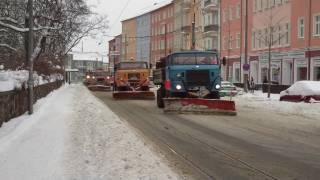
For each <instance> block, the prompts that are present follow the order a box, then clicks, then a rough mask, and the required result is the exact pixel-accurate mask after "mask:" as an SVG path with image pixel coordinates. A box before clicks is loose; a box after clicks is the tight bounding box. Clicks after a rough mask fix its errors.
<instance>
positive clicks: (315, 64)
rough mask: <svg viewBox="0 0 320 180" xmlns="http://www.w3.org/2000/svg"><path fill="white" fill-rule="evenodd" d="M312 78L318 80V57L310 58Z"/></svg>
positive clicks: (319, 69) (319, 59)
mask: <svg viewBox="0 0 320 180" xmlns="http://www.w3.org/2000/svg"><path fill="white" fill-rule="evenodd" d="M312 62H313V63H312V73H311V74H312V76H311V77H312V78H313V79H312V80H313V81H320V57H318V58H313V59H312Z"/></svg>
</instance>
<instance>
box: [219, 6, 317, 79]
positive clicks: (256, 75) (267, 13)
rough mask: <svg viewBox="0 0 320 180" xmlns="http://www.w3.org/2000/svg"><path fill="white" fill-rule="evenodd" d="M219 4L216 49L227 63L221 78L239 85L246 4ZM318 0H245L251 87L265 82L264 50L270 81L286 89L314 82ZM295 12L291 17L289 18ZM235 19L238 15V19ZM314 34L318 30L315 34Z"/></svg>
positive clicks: (266, 77) (241, 71) (266, 73)
mask: <svg viewBox="0 0 320 180" xmlns="http://www.w3.org/2000/svg"><path fill="white" fill-rule="evenodd" d="M241 2H242V3H243V2H245V1H241V0H225V1H222V2H221V12H222V13H221V14H222V16H221V23H222V27H221V38H222V39H221V41H220V42H221V49H222V56H224V57H226V58H227V60H228V63H227V66H226V67H224V68H223V70H224V79H227V80H229V81H232V82H243V73H244V71H243V70H242V66H243V64H244V63H245V61H244V53H245V51H244V47H245V46H244V38H245V36H244V32H245V28H244V27H245V26H244V25H245V4H241ZM319 3H320V2H319V1H317V0H308V1H303V2H302V1H299V0H290V1H289V0H268V1H267V0H263V1H262V0H249V3H248V38H247V39H248V57H247V62H248V64H249V65H250V70H249V72H248V74H249V77H250V78H253V79H254V81H255V83H256V84H261V83H264V82H267V81H268V71H269V47H270V49H271V67H270V69H271V74H270V77H271V79H270V80H271V81H272V83H274V84H282V85H291V84H293V83H294V82H296V81H301V80H319V79H320V74H319V69H320V68H318V66H319V60H318V59H320V58H319V55H320V52H319V46H320V42H319V40H320V38H319V37H320V36H319V35H318V32H320V16H319V12H320V6H319ZM293 12H294V13H293ZM239 14H240V15H239ZM318 29H319V30H318Z"/></svg>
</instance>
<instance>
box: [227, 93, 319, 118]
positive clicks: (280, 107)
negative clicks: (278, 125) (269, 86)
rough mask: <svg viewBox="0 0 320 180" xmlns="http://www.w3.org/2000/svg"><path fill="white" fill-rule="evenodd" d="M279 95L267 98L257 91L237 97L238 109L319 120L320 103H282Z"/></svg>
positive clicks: (264, 94)
mask: <svg viewBox="0 0 320 180" xmlns="http://www.w3.org/2000/svg"><path fill="white" fill-rule="evenodd" d="M279 99H280V95H279V94H271V97H270V98H267V94H266V93H262V92H261V91H255V92H254V93H253V94H252V93H244V94H243V95H239V96H236V97H235V98H233V100H235V102H236V105H237V107H240V108H250V109H252V111H254V110H255V109H256V108H259V109H265V110H266V111H271V112H277V113H283V114H288V115H298V116H303V117H306V118H313V119H319V117H320V103H304V102H301V103H293V102H284V101H280V100H279Z"/></svg>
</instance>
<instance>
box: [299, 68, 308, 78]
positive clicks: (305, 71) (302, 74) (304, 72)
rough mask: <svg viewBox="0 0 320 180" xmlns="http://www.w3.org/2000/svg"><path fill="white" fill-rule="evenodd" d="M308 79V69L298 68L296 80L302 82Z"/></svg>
mask: <svg viewBox="0 0 320 180" xmlns="http://www.w3.org/2000/svg"><path fill="white" fill-rule="evenodd" d="M307 79H308V68H307V67H298V71H297V80H298V81H303V80H307Z"/></svg>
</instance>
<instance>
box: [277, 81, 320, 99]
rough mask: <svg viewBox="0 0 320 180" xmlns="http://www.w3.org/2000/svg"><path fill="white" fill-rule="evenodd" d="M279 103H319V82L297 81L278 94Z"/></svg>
mask: <svg viewBox="0 0 320 180" xmlns="http://www.w3.org/2000/svg"><path fill="white" fill-rule="evenodd" d="M280 101H289V102H302V101H304V102H316V101H318V102H320V81H298V82H296V83H294V84H293V85H292V86H291V87H289V88H288V89H286V90H284V91H282V92H281V93H280Z"/></svg>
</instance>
